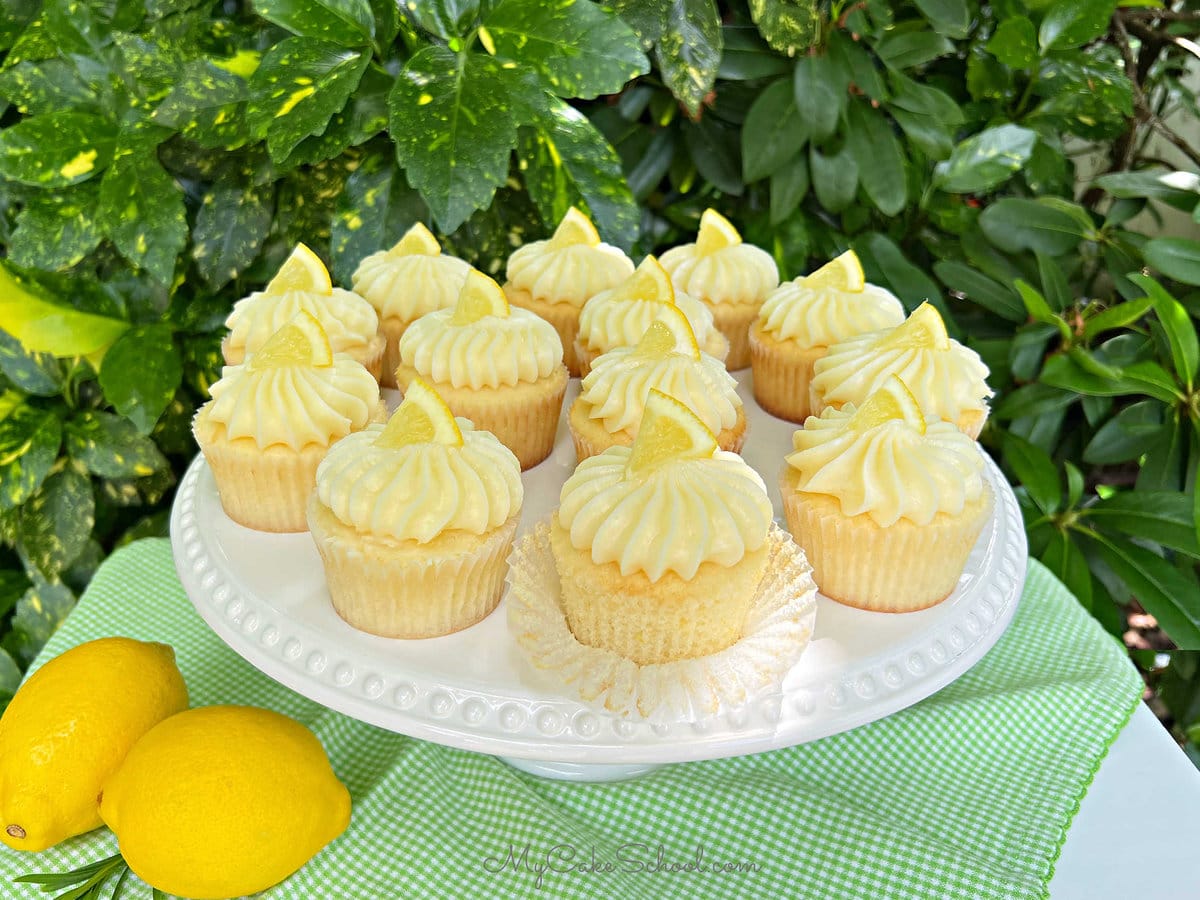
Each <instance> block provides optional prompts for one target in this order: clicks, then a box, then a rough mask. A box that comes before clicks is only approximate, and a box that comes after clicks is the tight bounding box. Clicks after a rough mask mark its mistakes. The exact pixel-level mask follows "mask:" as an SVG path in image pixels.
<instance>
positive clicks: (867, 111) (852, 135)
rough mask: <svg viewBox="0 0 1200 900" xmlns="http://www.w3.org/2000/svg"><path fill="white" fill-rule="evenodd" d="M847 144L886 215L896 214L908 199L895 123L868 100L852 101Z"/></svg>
mask: <svg viewBox="0 0 1200 900" xmlns="http://www.w3.org/2000/svg"><path fill="white" fill-rule="evenodd" d="M846 124H847V127H848V128H849V131H848V132H847V135H846V144H847V146H848V147H849V149H850V153H851V154H852V155H853V156H854V159H855V162H857V163H858V180H859V184H861V185H862V188H863V191H864V192H865V193H866V195H867V197H868V198H869V199H870V200H871V202H872V203H874V204H875V207H876V208H877V209H878V210H879V211H880V212H881V213H883V214H884V215H885V216H894V215H896V214H898V213H899V212H900V210H902V209H904V204H905V202H906V201H907V200H908V192H907V184H906V182H905V178H904V153H903V151H902V150H901V149H900V142H899V141H897V140H896V135H895V133H894V132H893V131H892V125H891V123H890V122H889V121H888V120H887V118H885V117H884V115H883V114H882V113H881V112H880V111H879V110H877V109H872V108H871V106H870V105H869V104H866V103H861V102H857V101H856V102H852V103H851V104H850V106H849V108H848V109H847V111H846Z"/></svg>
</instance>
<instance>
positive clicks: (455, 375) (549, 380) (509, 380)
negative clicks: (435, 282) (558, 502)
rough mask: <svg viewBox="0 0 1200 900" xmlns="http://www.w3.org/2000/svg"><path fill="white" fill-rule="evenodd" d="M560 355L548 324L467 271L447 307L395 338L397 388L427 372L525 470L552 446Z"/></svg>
mask: <svg viewBox="0 0 1200 900" xmlns="http://www.w3.org/2000/svg"><path fill="white" fill-rule="evenodd" d="M562 356H563V351H562V344H561V343H560V341H559V339H558V333H557V332H556V331H555V330H554V326H553V325H551V324H550V323H549V322H547V321H545V320H544V319H541V318H539V317H538V316H536V315H534V314H533V313H531V312H529V310H526V309H515V308H512V307H510V306H509V305H508V301H507V300H506V299H505V297H504V291H503V290H501V289H500V286H499V285H498V284H496V282H495V281H493V280H492V279H491V278H488V277H487V276H486V275H484V274H483V273H482V272H476V271H474V270H472V271H471V272H470V273H469V274H468V275H467V278H466V281H465V282H464V283H463V289H462V292H461V294H460V295H459V297H458V301H457V303H456V305H455V306H454V308H453V309H443V310H438V311H437V312H432V313H429V314H428V315H425V316H422V317H421V318H419V319H417V321H415V322H414V323H413V324H412V325H410V326H409V328H408V330H407V331H406V332H405V333H404V336H403V337H402V338H400V365H399V366H397V368H396V373H395V374H396V384H397V386H398V387H399V388H400V390H402V391H403V390H406V389H407V387H408V385H409V384H410V383H411V382H412V380H413V379H414V378H417V377H418V376H419V377H421V378H424V379H426V380H427V381H429V382H430V383H431V384H432V385H433V387H434V389H435V390H436V391H437V392H438V393H439V394H440V395H441V397H442V399H443V400H445V401H446V405H447V406H449V407H450V409H451V410H453V411H454V414H455V415H457V416H463V417H465V418H468V419H470V420H471V421H472V422H474V423H475V427H477V428H482V429H485V430H487V431H490V432H492V434H494V435H496V437H498V438H499V439H500V443H502V444H504V446H506V447H508V449H510V450H512V452H513V453H515V454H516V455H517V459H519V460H520V461H521V468H523V469H528V468H529V467H531V466H535V465H537V464H538V463H540V462H541V461H542V460H543V459H545V458H546V457H547V456H549V455H550V451H551V450H553V449H554V433H555V431H557V430H558V414H559V413H560V412H561V411H562V399H563V394H564V393H565V392H566V390H567V380H568V376H567V367H566V366H564V365H563V361H562Z"/></svg>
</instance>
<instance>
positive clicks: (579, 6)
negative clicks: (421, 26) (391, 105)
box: [393, 0, 719, 135]
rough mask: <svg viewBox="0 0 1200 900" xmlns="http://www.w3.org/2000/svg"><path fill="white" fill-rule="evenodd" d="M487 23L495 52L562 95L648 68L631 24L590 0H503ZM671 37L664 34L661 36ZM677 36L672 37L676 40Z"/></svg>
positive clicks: (601, 88)
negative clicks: (537, 74) (542, 0)
mask: <svg viewBox="0 0 1200 900" xmlns="http://www.w3.org/2000/svg"><path fill="white" fill-rule="evenodd" d="M688 21H689V22H690V21H692V20H691V19H689V20H688ZM483 25H484V28H485V29H486V34H488V35H490V39H491V41H492V44H493V45H494V49H495V53H496V54H497V55H499V56H502V57H507V58H509V59H511V60H514V61H516V62H519V63H521V64H523V65H526V66H532V67H533V68H535V69H536V70H537V71H539V72H540V73H541V74H542V75H543V76H544V77H545V78H546V80H547V81H548V82H549V83H550V86H551V87H552V88H553V89H554V92H555V93H556V94H558V95H559V96H562V97H580V98H583V99H585V100H590V99H591V98H593V97H597V96H599V95H601V94H615V93H616V92H617V91H619V90H620V89H621V88H622V87H624V86H625V83H626V82H627V81H630V80H631V79H633V78H636V77H637V76H638V75H643V74H645V73H646V72H648V71H649V70H650V62H649V60H647V59H646V54H644V53H643V52H642V47H641V42H640V41H639V40H638V37H637V35H636V34H634V33H633V31H632V30H631V29H630V28H629V26H628V25H626V24H625V23H624V22H622V21H621V19H620V17H619V16H617V14H616V13H614V12H613V11H612V10H608V9H603V8H602V7H599V6H597V5H595V4H594V3H589V2H587V0H571V2H567V0H563V2H558V3H530V2H528V0H501V2H500V3H498V4H497V5H496V7H495V8H494V9H492V10H491V11H490V12H488V13H487V14H486V15H485V16H484V18H483ZM483 33H484V32H481V38H482V34H483ZM699 33H701V32H700V31H699V30H696V31H693V30H690V29H689V31H688V32H687V33H686V34H680V35H679V38H680V39H681V40H682V39H683V38H689V39H690V38H692V37H694V36H696V35H697V34H699ZM667 39H668V36H667V35H666V34H664V35H663V38H662V39H661V40H667ZM674 40H675V38H674V37H671V38H670V41H671V42H672V43H673V42H674ZM486 46H487V45H486V43H485V47H486ZM430 49H433V48H430ZM718 49H719V48H718ZM489 51H490V48H489ZM425 52H426V51H422V53H425ZM708 52H709V54H711V50H710V51H708ZM667 53H668V55H670V54H673V53H680V54H682V53H683V50H682V48H675V49H668V51H667ZM419 55H421V54H418V56H419ZM718 55H719V53H718ZM415 59H416V57H414V58H413V60H415ZM413 60H410V61H409V67H411V66H412V63H413ZM715 68H716V64H715V63H713V69H714V71H715ZM700 80H703V79H700ZM394 134H395V132H394V131H393V135H394Z"/></svg>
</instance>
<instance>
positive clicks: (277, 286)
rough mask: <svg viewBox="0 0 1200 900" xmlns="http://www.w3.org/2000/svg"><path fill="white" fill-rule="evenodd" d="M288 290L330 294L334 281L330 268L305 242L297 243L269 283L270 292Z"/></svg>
mask: <svg viewBox="0 0 1200 900" xmlns="http://www.w3.org/2000/svg"><path fill="white" fill-rule="evenodd" d="M288 291H307V292H309V293H313V294H330V293H332V292H333V282H331V281H330V280H329V270H328V269H326V268H325V263H323V262H321V258H320V257H319V256H317V254H315V253H313V252H312V251H311V250H310V249H308V247H307V246H305V245H304V244H297V245H296V249H295V250H293V251H292V255H291V256H289V257H288V258H287V260H286V261H285V262H284V264H283V265H282V266H280V267H279V271H278V272H276V273H275V277H274V278H272V279H271V282H270V284H268V285H267V289H266V293H268V294H286V293H287V292H288Z"/></svg>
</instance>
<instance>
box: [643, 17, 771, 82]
mask: <svg viewBox="0 0 1200 900" xmlns="http://www.w3.org/2000/svg"><path fill="white" fill-rule="evenodd" d="M633 2H635V3H636V2H640V0H633ZM627 21H628V20H627ZM721 33H722V34H723V35H724V41H725V50H724V52H723V53H722V54H721V60H720V66H719V68H718V69H717V77H718V78H720V79H723V80H725V81H752V80H754V79H756V78H771V77H772V76H775V75H784V74H786V73H788V72H790V71H791V70H792V61H791V60H790V59H787V58H786V57H783V56H780V55H779V54H778V53H776V52H775V51H774V50H772V49H771V48H770V46H769V45H768V44H767V43H766V42H765V41H763V40H762V38H761V37H759V34H758V31H757V29H755V28H754V27H753V26H745V25H725V26H723V27H722V28H721ZM659 68H662V61H661V60H660V61H659Z"/></svg>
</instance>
